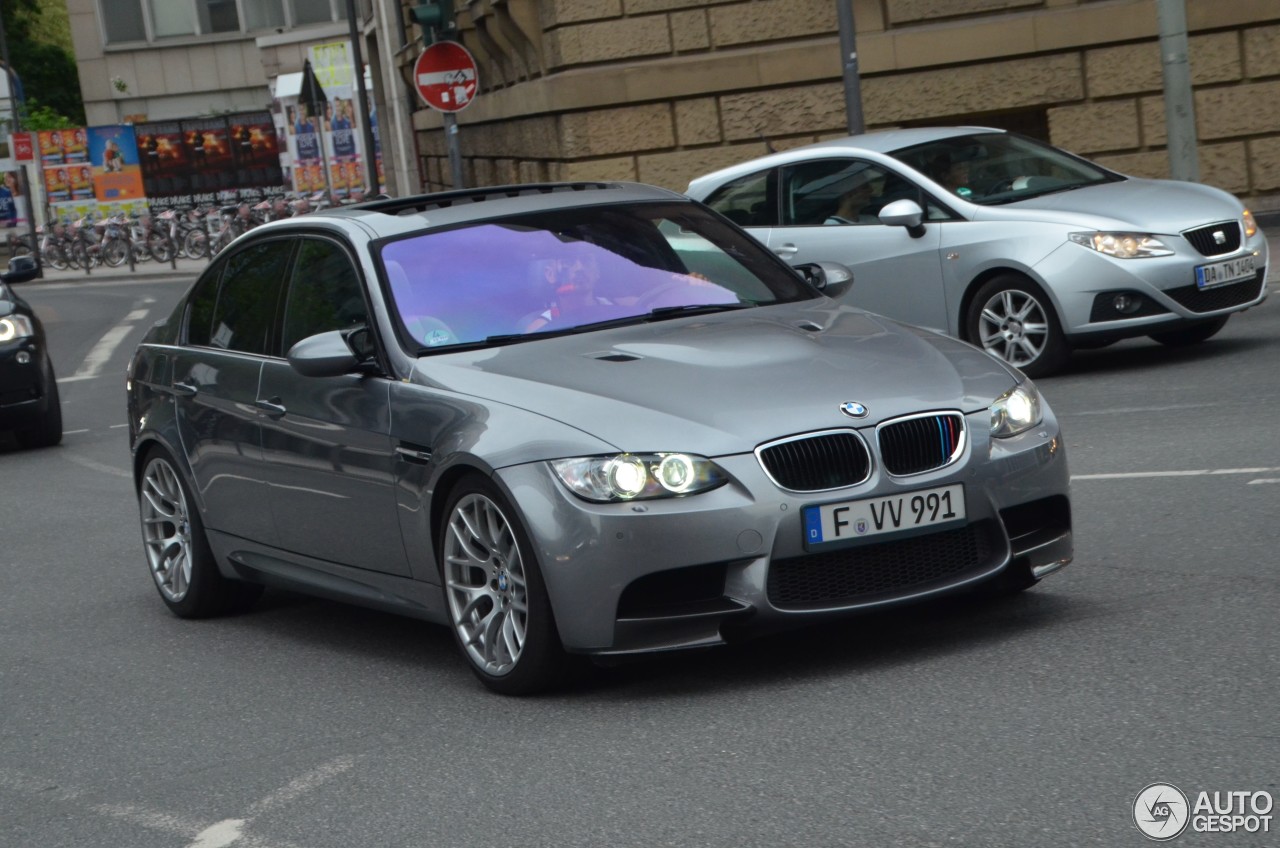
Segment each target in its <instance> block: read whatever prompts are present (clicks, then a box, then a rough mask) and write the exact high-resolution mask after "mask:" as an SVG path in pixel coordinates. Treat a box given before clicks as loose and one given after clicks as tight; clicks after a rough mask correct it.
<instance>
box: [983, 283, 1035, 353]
mask: <svg viewBox="0 0 1280 848" xmlns="http://www.w3.org/2000/svg"><path fill="white" fill-rule="evenodd" d="M978 339H979V340H980V341H981V343H982V347H983V348H984V349H985V350H986V351H987V352H988V353H991V354H994V355H996V356H998V357H1000V358H1001V359H1003V360H1004V361H1005V362H1008V363H1009V364H1011V365H1015V366H1019V367H1021V366H1024V365H1028V364H1030V363H1032V362H1034V361H1036V360H1037V359H1039V358H1040V356H1041V355H1042V354H1043V353H1044V350H1045V346H1046V345H1047V344H1048V343H1049V320H1048V317H1047V316H1046V315H1045V311H1044V307H1042V306H1041V305H1040V302H1039V301H1038V300H1036V299H1035V298H1034V297H1032V296H1031V295H1030V294H1028V293H1026V292H1024V291H1018V290H1017V289H1005V290H1003V291H1000V292H997V293H996V294H995V295H994V296H993V297H992V298H991V299H990V300H988V301H987V302H986V304H985V305H984V306H983V307H982V312H981V314H980V315H979V316H978Z"/></svg>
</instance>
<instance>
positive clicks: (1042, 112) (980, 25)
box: [382, 0, 1280, 209]
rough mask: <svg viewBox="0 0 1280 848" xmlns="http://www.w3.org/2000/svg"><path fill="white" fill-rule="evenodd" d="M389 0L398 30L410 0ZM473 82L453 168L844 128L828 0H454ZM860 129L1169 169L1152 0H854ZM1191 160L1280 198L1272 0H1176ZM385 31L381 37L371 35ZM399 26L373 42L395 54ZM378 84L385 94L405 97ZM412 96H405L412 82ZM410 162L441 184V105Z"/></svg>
mask: <svg viewBox="0 0 1280 848" xmlns="http://www.w3.org/2000/svg"><path fill="white" fill-rule="evenodd" d="M388 2H390V3H392V4H394V5H395V6H398V7H399V8H398V11H399V13H400V15H401V16H402V17H401V20H402V21H404V22H405V23H406V25H405V27H404V31H405V32H407V33H408V34H409V36H408V37H409V38H410V39H411V38H413V36H414V35H415V34H416V30H415V29H414V28H413V27H412V25H410V24H408V21H409V20H410V18H409V14H408V8H409V6H411V5H413V4H414V2H415V0H388ZM457 6H458V7H459V15H458V22H459V25H460V28H461V40H462V41H463V43H464V44H466V46H467V47H469V48H470V49H471V51H472V52H473V54H474V55H475V56H476V58H477V61H478V63H479V65H480V76H481V80H480V82H481V89H480V90H481V94H480V96H479V97H478V98H477V99H476V100H475V101H474V102H473V104H472V105H471V106H469V107H468V108H467V109H466V110H465V111H463V112H461V113H459V116H458V123H459V141H460V148H461V151H462V155H463V157H464V179H465V180H466V182H467V184H468V185H486V184H502V183H512V182H531V181H541V180H578V179H624V180H639V181H642V182H649V183H655V184H658V185H663V186H667V187H670V188H674V189H683V188H684V186H685V185H686V184H687V182H688V180H689V179H690V178H691V177H693V176H696V175H697V174H700V173H703V172H705V171H707V170H709V169H713V168H717V167H720V166H724V165H728V164H732V163H735V162H740V161H743V160H745V159H748V158H751V157H754V156H758V155H761V154H763V153H764V152H765V151H766V141H767V143H768V144H770V145H772V146H773V147H774V148H775V149H783V148H785V147H791V146H796V145H801V144H806V143H809V142H812V141H816V140H820V139H824V138H830V137H834V136H839V135H844V134H845V132H844V130H845V111H844V95H843V86H842V83H841V57H840V51H839V46H838V37H837V20H836V0H458V2H457ZM854 14H855V19H856V22H857V29H858V40H857V45H858V59H859V65H860V69H861V74H862V98H863V104H864V113H865V118H866V123H867V127H868V128H869V129H878V128H889V127H897V126H911V125H923V124H961V123H964V124H981V125H987V126H999V127H1005V128H1009V129H1015V130H1017V131H1020V132H1023V133H1025V134H1028V135H1032V136H1037V137H1040V138H1043V139H1045V140H1047V141H1050V142H1052V143H1054V144H1058V145H1060V146H1062V147H1065V148H1067V149H1070V150H1072V151H1075V152H1077V153H1080V154H1082V155H1085V156H1088V157H1090V158H1093V159H1095V160H1097V161H1100V162H1102V163H1104V164H1107V165H1109V166H1111V167H1113V168H1116V169H1117V170H1120V171H1122V172H1125V173H1129V174H1133V175H1137V176H1154V177H1164V176H1168V172H1169V171H1168V158H1167V154H1166V151H1165V140H1166V139H1165V136H1166V132H1165V124H1164V104H1163V95H1162V79H1161V64H1160V51H1159V43H1158V39H1157V32H1158V30H1157V19H1156V2H1155V0H854ZM1187 17H1188V28H1189V31H1190V33H1191V38H1190V64H1191V72H1192V77H1193V84H1194V88H1195V108H1196V125H1197V130H1198V137H1199V156H1200V170H1201V179H1202V181H1204V182H1206V183H1210V184H1213V185H1217V186H1220V187H1222V188H1225V189H1227V190H1229V191H1232V192H1235V193H1237V194H1239V195H1242V196H1244V197H1246V198H1249V200H1250V202H1252V203H1253V204H1254V205H1255V206H1256V207H1258V208H1261V209H1274V208H1280V2H1278V1H1277V0H1187ZM384 43H385V40H384ZM416 52H417V47H416V46H415V45H413V44H409V45H407V46H403V47H401V49H399V50H398V51H391V52H390V53H389V54H387V55H384V57H383V61H384V62H385V63H386V64H387V66H388V67H397V66H398V67H399V70H400V75H399V79H398V80H397V79H396V74H394V73H388V74H387V76H386V80H387V81H388V83H389V84H390V85H391V87H392V88H398V87H399V85H400V84H402V83H404V81H405V80H406V79H407V77H408V70H407V68H408V65H409V63H411V62H412V60H413V59H414V57H415V56H416ZM406 92H411V90H410V89H408V88H407V87H406V88H405V89H404V90H403V91H400V92H395V91H392V92H389V93H388V92H385V91H384V92H382V94H383V96H391V97H397V96H404V95H405V94H406ZM409 97H412V95H411V94H409ZM411 121H412V127H413V139H412V140H413V142H414V143H413V145H412V146H413V147H414V148H415V155H416V157H417V165H418V169H419V173H418V174H417V175H416V176H417V179H418V181H419V182H420V183H421V185H422V186H423V187H425V188H429V189H440V188H447V187H448V186H449V182H450V176H449V175H450V169H449V165H448V159H447V148H446V145H445V140H444V135H443V132H442V121H441V118H440V116H439V115H438V114H437V113H435V112H433V111H431V110H429V109H426V108H425V107H422V108H416V109H415V110H414V111H412V115H411Z"/></svg>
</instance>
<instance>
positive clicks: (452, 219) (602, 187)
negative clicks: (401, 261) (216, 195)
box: [267, 182, 688, 238]
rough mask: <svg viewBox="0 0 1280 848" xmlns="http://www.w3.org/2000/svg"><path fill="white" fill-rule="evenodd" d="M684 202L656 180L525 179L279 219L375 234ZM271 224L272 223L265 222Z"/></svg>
mask: <svg viewBox="0 0 1280 848" xmlns="http://www.w3.org/2000/svg"><path fill="white" fill-rule="evenodd" d="M664 200H665V201H678V202H688V198H687V197H685V196H684V195H682V194H677V193H675V192H672V191H667V190H666V189H662V188H658V187H656V186H648V185H642V184H640V183H626V182H564V183H529V184H525V185H507V186H486V187H483V188H474V189H462V190H458V191H448V192H440V193H436V194H422V195H415V196H412V197H403V198H387V199H383V200H372V201H368V202H365V203H357V204H353V205H351V206H341V207H334V208H330V209H322V210H319V211H316V212H309V213H307V214H306V215H304V216H301V217H298V218H290V219H287V220H286V221H281V222H280V223H282V224H290V223H292V224H298V225H306V224H316V223H320V222H323V221H325V220H329V221H332V222H333V223H338V224H341V223H342V222H350V221H358V222H359V223H360V224H362V225H364V226H365V227H366V228H368V229H369V230H370V231H372V233H373V234H374V237H375V238H383V237H387V236H397V235H402V234H405V233H411V232H418V231H420V230H422V229H423V228H424V227H428V226H430V227H441V226H450V225H454V224H465V223H469V222H472V221H481V220H488V219H491V218H496V217H502V216H506V215H519V214H524V213H529V212H545V211H547V210H551V209H570V208H576V207H582V206H600V205H611V204H615V203H636V202H646V201H648V202H652V201H664ZM267 226H273V225H270V224H269V225H267Z"/></svg>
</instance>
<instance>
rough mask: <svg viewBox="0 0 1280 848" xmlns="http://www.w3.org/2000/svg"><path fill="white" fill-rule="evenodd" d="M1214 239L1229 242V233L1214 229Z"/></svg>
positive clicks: (1223, 242) (1221, 242)
mask: <svg viewBox="0 0 1280 848" xmlns="http://www.w3.org/2000/svg"><path fill="white" fill-rule="evenodd" d="M1213 240H1214V241H1215V242H1217V243H1218V244H1226V243H1227V234H1226V233H1224V232H1223V231H1222V230H1214V231H1213Z"/></svg>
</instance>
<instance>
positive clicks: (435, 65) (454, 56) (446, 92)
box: [413, 41, 479, 112]
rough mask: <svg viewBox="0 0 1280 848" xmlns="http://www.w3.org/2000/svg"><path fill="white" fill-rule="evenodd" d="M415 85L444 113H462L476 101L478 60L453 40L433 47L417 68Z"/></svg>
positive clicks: (428, 101)
mask: <svg viewBox="0 0 1280 848" xmlns="http://www.w3.org/2000/svg"><path fill="white" fill-rule="evenodd" d="M413 84H414V85H415V86H417V89H418V94H420V95H421V96H422V99H423V101H425V102H426V104H427V105H428V106H430V107H431V108H433V109H437V110H439V111H441V112H460V111H462V110H463V109H465V108H467V107H468V106H470V105H471V101H472V100H474V99H475V96H476V88H477V86H478V84H479V77H478V76H477V75H476V60H475V58H474V57H472V55H471V54H470V53H469V52H468V51H467V48H465V47H463V46H462V45H461V44H458V43H456V42H453V41H439V42H436V43H435V44H432V45H431V46H430V47H428V48H427V49H426V50H423V51H422V55H421V56H419V57H418V61H417V62H416V63H414V66H413Z"/></svg>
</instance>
